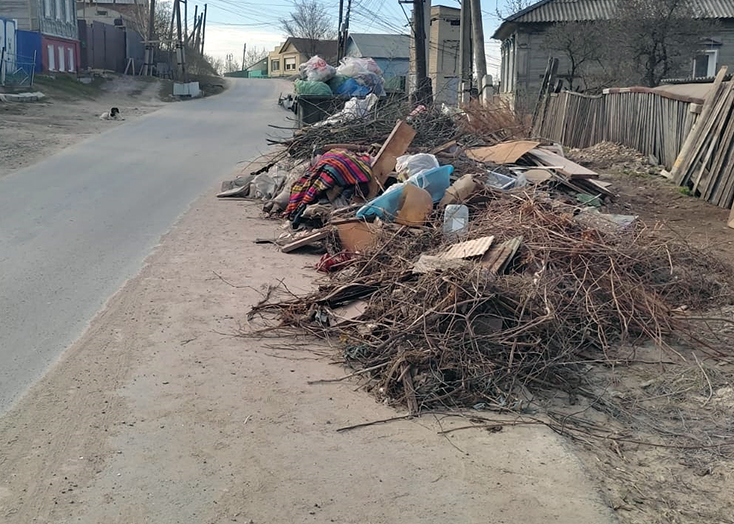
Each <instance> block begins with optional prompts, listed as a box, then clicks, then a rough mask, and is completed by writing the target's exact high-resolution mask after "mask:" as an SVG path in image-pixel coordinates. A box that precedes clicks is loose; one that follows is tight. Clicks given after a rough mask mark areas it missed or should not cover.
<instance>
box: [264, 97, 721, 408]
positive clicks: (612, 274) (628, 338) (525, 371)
mask: <svg viewBox="0 0 734 524" xmlns="http://www.w3.org/2000/svg"><path fill="white" fill-rule="evenodd" d="M421 118H425V119H426V120H421ZM447 118H448V119H449V120H448V121H442V120H440V119H439V118H438V117H437V116H436V114H435V113H433V112H431V111H425V112H418V113H417V114H415V115H413V117H411V119H410V124H409V123H408V121H407V119H406V120H405V121H403V120H399V121H398V123H397V125H394V127H392V130H391V131H389V130H387V129H386V127H387V125H386V122H379V123H378V122H377V121H375V122H371V123H369V124H365V123H364V122H363V125H362V126H361V128H360V127H359V126H355V127H352V125H351V124H350V125H349V126H348V127H349V130H347V129H341V128H339V127H338V126H337V127H332V128H331V129H332V130H335V129H341V130H340V132H343V133H344V134H343V135H338V138H339V140H336V141H335V142H334V143H332V138H333V135H331V134H330V133H328V132H327V133H324V131H323V129H322V130H319V131H318V133H317V132H316V131H313V129H314V128H309V129H307V130H306V131H305V132H304V133H302V134H300V135H299V134H297V135H296V136H295V137H294V138H293V139H292V140H293V141H291V142H289V143H288V144H287V145H288V147H289V148H293V147H294V144H299V145H298V146H297V148H296V149H295V151H297V152H295V153H294V150H293V149H289V151H291V153H293V156H294V157H295V158H303V157H304V156H306V155H307V154H310V153H306V151H311V152H313V151H317V152H321V151H328V154H326V155H320V154H317V155H316V156H315V157H313V158H312V159H311V160H310V161H307V162H308V163H307V164H304V165H302V167H301V168H300V171H299V172H298V174H297V176H295V177H294V176H290V175H289V177H288V182H286V183H285V185H284V186H283V188H282V189H281V194H280V196H279V198H280V199H281V201H280V203H279V204H278V206H277V207H275V208H273V207H272V206H270V208H269V209H271V211H272V210H273V209H275V210H277V211H278V213H281V214H282V216H284V217H285V218H287V219H288V220H289V221H290V231H289V232H284V233H283V235H281V238H278V239H273V240H272V241H273V243H275V244H277V245H279V246H281V249H282V251H283V252H286V253H292V252H293V253H295V252H297V251H298V250H301V249H304V248H307V249H312V250H313V249H318V250H320V251H321V252H322V253H323V256H322V257H321V259H320V261H319V262H318V264H317V266H316V268H317V269H318V270H319V271H322V272H325V273H329V274H330V276H329V277H328V280H327V281H326V282H325V283H322V284H321V285H320V286H319V289H318V291H316V292H315V293H313V294H310V295H308V296H303V297H295V296H293V295H289V296H288V298H287V299H285V300H282V301H278V300H277V299H274V298H272V297H270V299H269V300H266V301H264V302H263V303H261V304H259V305H257V306H256V307H254V308H253V309H252V310H251V312H250V318H251V319H252V318H254V317H259V318H261V319H263V320H265V322H266V324H265V327H263V330H261V331H258V333H262V332H263V331H270V330H293V329H295V330H297V331H298V332H302V333H309V334H312V335H316V336H320V337H325V338H329V339H331V340H338V341H339V343H340V344H341V347H342V349H341V351H342V353H343V357H344V359H345V360H346V361H347V362H348V363H349V364H350V365H351V366H353V367H354V368H357V369H358V371H357V374H359V375H360V376H361V377H363V378H364V379H366V380H367V387H368V388H369V389H371V390H372V391H373V392H374V393H375V394H376V395H378V396H380V397H382V398H384V399H387V400H388V401H389V402H392V403H396V404H403V405H406V406H407V407H408V408H409V410H410V412H411V413H418V412H419V411H420V410H422V409H429V408H434V407H437V406H474V405H478V404H480V405H482V406H487V407H501V408H518V407H520V406H522V403H523V399H527V398H528V395H531V394H532V393H533V392H535V391H537V390H539V389H543V388H547V387H551V386H554V387H562V388H564V389H567V390H573V389H574V388H576V387H578V386H579V385H580V384H581V382H582V381H583V376H584V373H585V371H584V369H585V368H584V362H585V361H589V360H597V361H598V360H602V361H604V360H605V359H606V356H605V355H606V354H607V352H608V351H609V350H610V348H612V347H613V346H614V345H616V344H619V343H620V342H624V343H629V344H635V343H638V342H641V341H650V340H652V341H655V342H656V343H658V344H660V345H663V346H664V345H666V344H668V343H669V342H670V341H672V340H674V339H680V338H685V339H690V340H692V341H694V343H695V341H696V336H695V329H694V326H693V325H692V322H693V321H692V320H691V318H690V317H689V316H688V313H687V312H688V311H692V310H696V309H698V308H705V307H709V306H711V305H713V304H716V303H719V302H723V301H725V300H727V298H726V297H729V296H730V289H731V288H730V286H731V276H730V275H731V272H730V269H729V268H728V266H726V265H724V264H723V263H721V262H719V261H717V260H716V259H714V258H712V257H710V256H708V255H707V254H705V253H703V252H699V251H697V250H695V249H692V248H690V247H689V246H687V245H686V244H684V243H682V242H672V241H670V240H669V239H666V238H664V237H662V236H661V235H658V234H657V233H656V232H655V231H651V230H648V229H646V228H645V227H644V226H643V225H642V224H640V223H639V222H638V220H637V217H636V216H627V215H612V214H606V213H604V212H603V207H604V204H605V201H606V200H608V199H611V198H613V197H614V194H613V192H612V191H611V189H610V187H609V184H607V183H603V182H602V181H600V180H598V175H597V174H596V173H595V172H594V171H591V170H589V169H587V168H585V167H583V166H581V165H579V164H576V163H574V162H572V161H571V160H569V159H567V158H566V157H565V156H564V151H563V149H562V148H560V147H558V146H556V145H553V144H547V143H543V142H541V141H532V140H511V141H502V142H500V141H499V140H498V139H497V138H496V137H497V136H499V135H496V134H495V135H494V137H495V138H484V139H482V138H479V137H477V136H476V135H468V134H467V132H466V127H464V126H462V125H461V124H460V123H459V122H457V120H459V121H460V120H461V119H464V123H466V121H467V120H469V118H468V117H467V115H463V116H460V115H454V116H450V117H447ZM393 122H394V121H393ZM442 122H443V123H442ZM474 122H475V124H476V120H475V121H474ZM370 126H372V129H373V130H374V129H377V128H378V126H379V129H380V130H379V132H374V131H369V130H368V129H369V128H370ZM413 126H414V127H413ZM421 126H425V127H423V128H421ZM431 126H434V128H438V129H445V130H444V131H442V133H443V134H442V135H441V136H440V138H434V139H433V140H434V141H433V142H428V140H430V138H429V137H430V135H429V133H428V132H426V129H430V128H431ZM421 129H423V132H421ZM310 133H313V134H310ZM321 133H324V134H321ZM372 133H374V134H372ZM304 135H306V136H309V140H308V141H304V142H300V143H299V142H298V140H299V138H301V139H302V137H303V136H304ZM381 137H382V140H383V141H384V142H383V143H382V145H381V146H380V145H379V144H378V146H379V151H377V152H376V153H375V151H376V150H377V146H374V147H373V146H372V144H373V142H375V141H376V140H377V139H380V138H381ZM452 137H455V138H452ZM467 137H470V138H469V140H467ZM446 138H452V139H451V140H449V141H448V142H445V143H443V144H441V145H438V146H435V147H434V148H433V150H432V152H429V153H427V152H420V153H418V152H416V153H411V152H410V149H411V147H415V145H414V144H415V141H416V140H426V142H419V144H421V145H422V146H423V147H425V145H426V144H430V145H431V146H434V144H437V143H438V142H441V141H443V140H445V139H446ZM342 141H344V142H345V143H340V142H342ZM479 141H483V142H482V144H483V145H477V142H479ZM414 151H415V149H414ZM261 185H262V184H259V185H258V187H259V186H261ZM288 193H289V194H288ZM284 195H288V202H287V205H285V204H284ZM269 204H272V201H271V202H268V203H266V207H267V206H268V205H269Z"/></svg>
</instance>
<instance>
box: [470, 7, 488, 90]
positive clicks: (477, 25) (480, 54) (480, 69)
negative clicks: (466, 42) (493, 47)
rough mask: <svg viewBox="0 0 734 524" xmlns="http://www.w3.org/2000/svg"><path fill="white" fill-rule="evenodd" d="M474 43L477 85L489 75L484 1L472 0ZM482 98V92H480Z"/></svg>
mask: <svg viewBox="0 0 734 524" xmlns="http://www.w3.org/2000/svg"><path fill="white" fill-rule="evenodd" d="M471 29H472V40H473V42H472V44H473V45H474V63H475V65H476V68H477V69H476V77H477V85H478V86H481V85H482V79H483V78H484V77H485V76H487V57H486V56H485V54H484V26H483V25H482V2H481V0H471ZM480 98H481V93H480Z"/></svg>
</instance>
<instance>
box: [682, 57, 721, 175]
mask: <svg viewBox="0 0 734 524" xmlns="http://www.w3.org/2000/svg"><path fill="white" fill-rule="evenodd" d="M727 71H728V68H727V66H722V68H721V69H719V73H718V74H717V75H716V78H715V79H714V84H713V86H712V87H711V91H709V94H708V96H707V97H706V100H705V101H704V103H703V109H702V110H701V114H700V115H699V117H698V123H697V124H696V125H695V126H694V127H693V129H691V132H690V133H688V136H687V137H686V141H685V142H684V143H683V148H682V149H681V150H680V153H678V158H676V159H675V163H674V164H673V169H671V171H670V173H671V175H672V178H673V180H675V183H676V184H679V185H680V184H681V183H682V182H683V178H684V176H685V173H686V171H687V170H688V166H689V165H690V164H689V156H690V155H691V153H692V152H693V148H694V146H695V145H696V142H697V141H698V138H699V136H700V134H701V130H702V128H703V127H704V123H705V122H706V120H707V119H708V116H709V113H711V110H712V109H713V106H714V102H715V101H716V99H717V94H718V92H719V87H720V86H721V84H722V82H723V81H724V77H725V76H726V72H727Z"/></svg>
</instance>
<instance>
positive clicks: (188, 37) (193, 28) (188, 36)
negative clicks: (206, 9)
mask: <svg viewBox="0 0 734 524" xmlns="http://www.w3.org/2000/svg"><path fill="white" fill-rule="evenodd" d="M198 16H199V4H196V5H195V6H194V24H193V25H192V26H191V32H190V33H187V34H186V45H187V46H188V45H189V44H190V43H191V40H192V39H193V38H194V37H195V36H196V24H197V23H198V19H197V17H198Z"/></svg>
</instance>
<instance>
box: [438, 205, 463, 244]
mask: <svg viewBox="0 0 734 524" xmlns="http://www.w3.org/2000/svg"><path fill="white" fill-rule="evenodd" d="M468 227H469V208H468V207H466V206H465V205H463V204H449V205H447V206H446V209H445V210H444V213H443V234H444V236H446V238H459V237H462V236H463V235H465V234H466V232H467V228H468Z"/></svg>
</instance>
